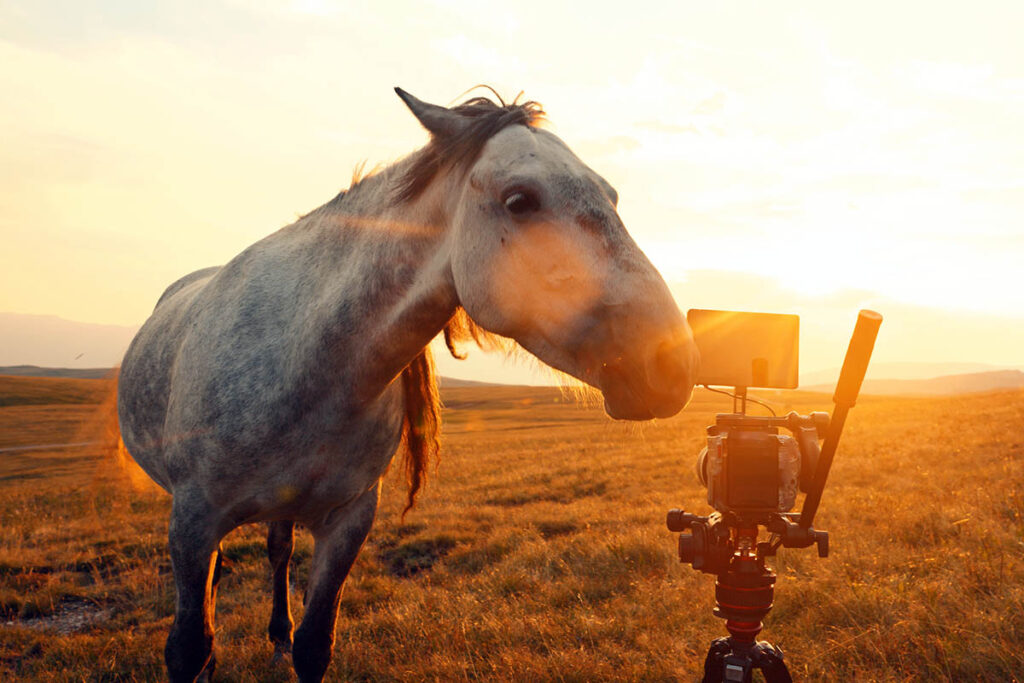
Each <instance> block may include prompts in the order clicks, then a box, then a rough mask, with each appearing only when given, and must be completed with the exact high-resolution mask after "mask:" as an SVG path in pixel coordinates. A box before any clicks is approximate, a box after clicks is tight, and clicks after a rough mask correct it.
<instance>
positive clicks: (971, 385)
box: [800, 370, 1024, 396]
mask: <svg viewBox="0 0 1024 683" xmlns="http://www.w3.org/2000/svg"><path fill="white" fill-rule="evenodd" d="M800 388H801V389H804V390H807V391H824V392H831V391H833V390H834V389H835V382H831V383H829V384H818V385H812V386H808V387H805V386H801V387H800ZM1001 389H1024V372H1021V371H1020V370H994V371H991V372H972V373H965V374H959V375H944V376H942V377H932V378H929V379H869V380H865V381H864V385H863V386H862V387H861V393H862V394H883V395H902V396H952V395H954V394H972V393H980V392H985V391H998V390H1001Z"/></svg>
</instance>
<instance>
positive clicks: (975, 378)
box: [0, 365, 1024, 396]
mask: <svg viewBox="0 0 1024 683" xmlns="http://www.w3.org/2000/svg"><path fill="white" fill-rule="evenodd" d="M113 371H114V369H113V368H41V367H39V366H36V365H10V366H6V367H3V366H0V375H14V376H18V377H71V378H78V379H103V378H105V377H110V376H111V374H112V373H113ZM438 381H439V383H440V385H441V386H442V387H444V388H446V389H453V388H456V387H484V386H494V387H500V386H508V385H504V384H499V383H494V382H477V381H474V380H468V379H458V378H455V377H444V376H441V377H438ZM800 389H801V390H803V391H820V392H826V393H831V392H832V391H833V390H834V389H835V382H834V381H833V382H830V383H822V384H813V385H810V386H805V385H802V384H801V385H800ZM1006 389H1024V372H1021V371H1020V370H993V371H990V372H970V373H963V374H959V375H944V376H941V377H930V378H928V379H869V380H865V382H864V385H863V386H862V387H861V393H862V394H876V395H886V396H897V395H902V396H953V395H956V394H973V393H982V392H987V391H999V390H1006Z"/></svg>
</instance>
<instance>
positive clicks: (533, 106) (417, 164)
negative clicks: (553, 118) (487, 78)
mask: <svg viewBox="0 0 1024 683" xmlns="http://www.w3.org/2000/svg"><path fill="white" fill-rule="evenodd" d="M491 92H494V90H493V89H491ZM520 94H521V93H520ZM495 95H497V93H495ZM451 111H452V112H454V113H456V114H459V115H460V116H463V117H465V118H466V120H467V125H466V127H465V129H464V130H463V132H462V133H461V134H460V135H458V136H455V137H452V138H442V137H438V136H433V137H431V140H430V142H429V143H428V144H427V146H426V147H425V148H423V149H422V150H421V151H420V152H419V153H418V154H417V155H416V157H414V158H413V160H412V163H411V165H410V166H409V168H408V169H406V170H405V172H404V173H403V174H402V176H401V177H400V178H399V179H398V183H397V187H398V192H397V195H396V198H397V199H398V201H403V202H404V201H410V200H412V199H415V198H416V197H417V196H418V195H419V194H420V193H421V192H423V190H424V189H426V187H427V186H428V185H429V184H430V182H431V181H432V180H433V179H434V177H435V176H436V175H437V174H438V173H439V172H440V171H441V170H442V169H444V168H455V167H464V166H468V165H469V164H471V163H473V161H474V160H475V159H476V158H477V156H479V154H480V151H481V150H482V149H483V147H484V145H485V144H486V143H487V141H488V140H490V139H491V138H492V137H494V135H496V134H497V133H498V132H499V131H501V130H503V129H505V128H507V127H509V126H514V125H522V126H526V127H528V128H532V127H535V126H536V125H538V124H539V123H540V122H542V121H543V120H544V109H543V107H541V105H540V103H538V102H534V101H533V100H529V101H526V102H522V103H520V102H519V97H518V96H517V97H516V99H515V100H513V101H512V102H511V103H508V104H506V103H505V101H504V100H502V99H501V97H500V96H499V97H498V102H497V103H495V102H494V101H492V100H491V99H489V98H487V97H474V98H472V99H469V100H466V101H465V102H463V103H462V104H459V105H456V106H455V107H452V108H451Z"/></svg>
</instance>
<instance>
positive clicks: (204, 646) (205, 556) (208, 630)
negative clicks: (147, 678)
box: [164, 493, 220, 683]
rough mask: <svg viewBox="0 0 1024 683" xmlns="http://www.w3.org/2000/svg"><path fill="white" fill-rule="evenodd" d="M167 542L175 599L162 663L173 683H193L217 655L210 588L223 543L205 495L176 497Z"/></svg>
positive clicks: (181, 495)
mask: <svg viewBox="0 0 1024 683" xmlns="http://www.w3.org/2000/svg"><path fill="white" fill-rule="evenodd" d="M168 537H169V538H168V541H169V542H168V545H169V547H170V552H171V565H172V567H173V569H174V586H175V589H176V592H177V598H176V604H175V609H174V624H173V625H172V626H171V633H170V635H169V636H168V637H167V645H166V647H165V648H164V660H165V661H166V663H167V673H168V676H169V678H170V680H171V681H172V683H178V682H179V681H185V682H187V683H192V682H193V681H195V680H196V677H197V676H199V674H200V672H202V671H203V669H204V668H205V667H206V666H207V664H208V663H210V661H211V658H212V655H213V591H212V586H213V578H214V577H213V574H214V571H215V568H216V566H217V565H219V562H218V561H217V560H218V559H219V551H218V546H219V544H220V539H219V538H218V537H217V534H216V531H215V528H214V523H213V516H212V514H211V513H210V510H209V508H208V506H207V504H206V502H205V500H204V499H203V496H202V495H201V494H197V495H188V494H187V493H181V494H177V495H175V496H174V503H173V505H172V508H171V523H170V531H169V534H168Z"/></svg>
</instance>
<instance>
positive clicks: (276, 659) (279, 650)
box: [270, 643, 292, 666]
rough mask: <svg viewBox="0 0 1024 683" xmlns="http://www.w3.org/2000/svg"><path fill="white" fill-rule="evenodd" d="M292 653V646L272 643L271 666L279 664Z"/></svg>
mask: <svg viewBox="0 0 1024 683" xmlns="http://www.w3.org/2000/svg"><path fill="white" fill-rule="evenodd" d="M291 653H292V646H291V645H285V644H282V643H278V644H277V645H274V654H273V655H272V656H271V657H270V664H271V666H273V665H275V664H280V663H281V662H283V661H284V658H285V657H288V656H290V655H291Z"/></svg>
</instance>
